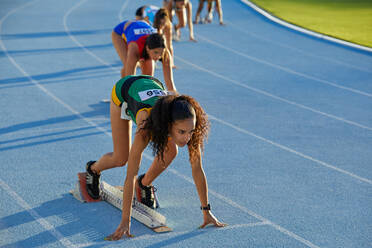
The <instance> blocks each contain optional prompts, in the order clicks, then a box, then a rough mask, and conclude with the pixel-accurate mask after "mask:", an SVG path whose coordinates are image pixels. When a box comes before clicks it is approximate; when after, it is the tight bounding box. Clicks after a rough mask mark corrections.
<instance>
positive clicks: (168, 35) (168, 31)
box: [163, 22, 174, 67]
mask: <svg viewBox="0 0 372 248" xmlns="http://www.w3.org/2000/svg"><path fill="white" fill-rule="evenodd" d="M172 26H173V25H172V23H171V22H168V23H167V24H166V25H165V27H164V31H163V32H164V36H165V44H166V46H167V49H168V51H169V52H170V55H171V56H172V57H171V65H172V67H173V66H174V57H173V43H172Z"/></svg>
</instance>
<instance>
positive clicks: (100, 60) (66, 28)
mask: <svg viewBox="0 0 372 248" xmlns="http://www.w3.org/2000/svg"><path fill="white" fill-rule="evenodd" d="M87 1H88V0H82V1H80V2H78V3H77V4H75V5H74V6H73V7H72V8H71V9H69V10H68V11H67V12H66V14H65V15H64V16H63V26H64V29H65V31H66V33H67V35H68V36H69V37H70V39H71V40H72V41H74V42H75V43H76V44H77V45H79V47H81V48H82V49H83V50H84V51H85V52H86V53H88V54H89V55H90V56H92V57H93V58H95V59H96V60H97V61H99V62H100V63H102V64H104V65H106V66H107V67H109V68H111V69H112V70H114V71H115V72H120V70H117V69H115V68H114V67H113V66H111V65H110V64H109V63H107V62H106V61H104V60H103V59H101V58H100V57H98V56H97V55H96V54H95V53H93V52H91V51H90V50H89V49H87V48H86V47H85V46H84V45H82V44H81V43H80V42H79V41H78V40H77V39H76V38H75V37H74V36H73V34H72V33H71V32H70V30H69V29H68V27H67V18H68V16H69V15H70V14H71V12H73V11H74V10H75V9H77V8H79V7H80V6H81V5H83V4H84V3H85V2H87Z"/></svg>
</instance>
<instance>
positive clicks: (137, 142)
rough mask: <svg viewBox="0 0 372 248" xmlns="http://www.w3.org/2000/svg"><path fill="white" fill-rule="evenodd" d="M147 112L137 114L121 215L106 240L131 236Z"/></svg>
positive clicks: (146, 138)
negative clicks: (135, 188) (133, 205)
mask: <svg viewBox="0 0 372 248" xmlns="http://www.w3.org/2000/svg"><path fill="white" fill-rule="evenodd" d="M147 117H148V113H147V112H146V111H141V112H139V113H138V115H137V124H138V126H137V131H136V134H135V136H134V141H133V145H132V147H131V149H130V152H129V158H128V168H127V176H126V178H125V182H124V190H123V210H122V217H121V222H120V224H119V226H118V227H117V229H116V231H115V232H114V233H113V234H111V235H110V236H108V237H107V238H106V239H108V240H119V239H121V238H122V236H123V235H126V236H127V237H133V235H131V234H130V220H131V214H132V200H133V195H134V187H135V183H136V177H137V174H138V170H139V167H140V164H141V158H142V153H143V150H144V149H145V148H146V146H147V145H148V143H149V138H148V135H147V132H146V131H145V130H143V129H141V128H142V127H143V125H144V120H145V119H147Z"/></svg>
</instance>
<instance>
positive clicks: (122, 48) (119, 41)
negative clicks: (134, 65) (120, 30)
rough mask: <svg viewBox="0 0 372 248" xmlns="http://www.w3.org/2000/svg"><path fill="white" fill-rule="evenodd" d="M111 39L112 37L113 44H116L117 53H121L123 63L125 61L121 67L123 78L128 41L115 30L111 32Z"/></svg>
mask: <svg viewBox="0 0 372 248" xmlns="http://www.w3.org/2000/svg"><path fill="white" fill-rule="evenodd" d="M111 39H112V44H113V45H114V47H115V50H116V52H117V54H118V55H119V58H120V60H121V63H123V67H122V69H121V77H122V78H123V77H124V65H125V61H126V59H127V43H126V42H125V40H124V39H123V38H122V37H121V36H120V35H118V34H117V33H115V32H114V31H112V33H111Z"/></svg>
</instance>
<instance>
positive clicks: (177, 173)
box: [168, 168, 318, 248]
mask: <svg viewBox="0 0 372 248" xmlns="http://www.w3.org/2000/svg"><path fill="white" fill-rule="evenodd" d="M168 170H169V171H170V172H172V173H173V174H175V175H176V176H178V177H180V178H182V179H184V180H186V181H188V182H189V183H192V184H194V181H193V179H191V178H189V177H187V176H185V175H183V174H181V173H179V172H178V171H176V170H175V169H173V168H168ZM208 192H209V193H210V194H211V195H213V196H215V197H216V198H218V199H220V200H222V201H224V202H226V203H228V204H230V205H231V206H233V207H235V208H237V209H240V210H241V211H242V212H245V213H247V214H249V215H251V216H253V217H255V218H256V219H258V220H260V221H261V222H260V223H262V224H265V225H270V226H272V227H273V228H274V229H276V230H278V231H279V232H281V233H284V234H286V235H287V236H289V237H291V238H293V239H295V240H297V241H299V242H301V243H303V244H305V245H307V246H308V247H311V248H316V247H318V246H317V245H314V244H313V243H311V242H310V241H309V240H306V239H304V238H302V237H301V236H298V235H297V234H295V233H293V232H291V231H289V230H287V229H285V228H283V227H281V226H279V225H278V224H275V223H273V222H271V221H270V220H268V219H266V218H264V217H262V216H261V215H259V214H256V213H255V212H253V211H251V210H249V209H247V208H246V207H244V206H241V205H239V204H238V203H236V202H234V201H233V200H231V199H230V198H228V197H226V196H224V195H221V194H219V193H217V192H215V191H213V190H211V189H208Z"/></svg>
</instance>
